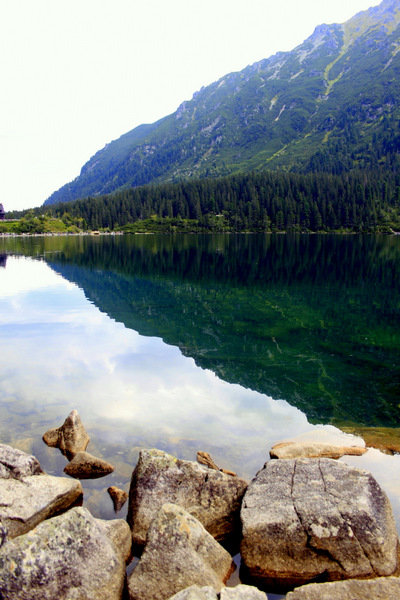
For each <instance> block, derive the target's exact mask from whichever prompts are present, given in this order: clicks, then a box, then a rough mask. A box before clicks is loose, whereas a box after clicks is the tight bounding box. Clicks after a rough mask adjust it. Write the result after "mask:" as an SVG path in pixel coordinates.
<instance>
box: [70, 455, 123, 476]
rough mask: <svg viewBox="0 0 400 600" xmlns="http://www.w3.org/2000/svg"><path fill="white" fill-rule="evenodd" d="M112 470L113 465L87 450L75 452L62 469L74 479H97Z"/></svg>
mask: <svg viewBox="0 0 400 600" xmlns="http://www.w3.org/2000/svg"><path fill="white" fill-rule="evenodd" d="M113 471H114V467H113V466H112V465H110V463H109V462H107V461H106V460H103V459H102V458H97V457H96V456H92V455H91V454H89V452H77V453H76V454H75V456H74V458H73V459H72V460H71V462H69V463H68V464H67V466H66V467H65V469H64V473H66V474H67V475H69V476H70V477H75V478H76V479H98V478H99V477H104V476H105V475H109V474H110V473H112V472H113Z"/></svg>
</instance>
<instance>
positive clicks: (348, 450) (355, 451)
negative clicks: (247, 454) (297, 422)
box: [269, 442, 367, 459]
mask: <svg viewBox="0 0 400 600" xmlns="http://www.w3.org/2000/svg"><path fill="white" fill-rule="evenodd" d="M366 452H367V449H366V448H363V447H362V446H337V445H336V444H327V443H321V442H296V443H295V442H281V443H280V444H275V446H272V448H271V450H270V452H269V455H270V457H271V458H280V459H283V458H341V457H342V456H345V455H351V456H362V455H363V454H365V453H366Z"/></svg>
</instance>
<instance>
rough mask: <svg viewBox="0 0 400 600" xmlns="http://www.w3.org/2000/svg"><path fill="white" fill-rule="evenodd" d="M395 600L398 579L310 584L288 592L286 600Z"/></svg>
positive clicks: (399, 587) (399, 591)
mask: <svg viewBox="0 0 400 600" xmlns="http://www.w3.org/2000/svg"><path fill="white" fill-rule="evenodd" d="M367 598H368V599H371V600H395V599H396V598H400V579H399V578H398V577H379V579H369V580H367V581H361V580H357V579H349V580H348V581H334V582H331V583H311V584H309V585H304V586H302V587H299V588H296V589H295V590H294V591H293V592H289V593H288V594H287V596H286V600H366V599H367Z"/></svg>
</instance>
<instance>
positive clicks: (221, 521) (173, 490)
mask: <svg viewBox="0 0 400 600" xmlns="http://www.w3.org/2000/svg"><path fill="white" fill-rule="evenodd" d="M246 487H247V483H246V482H245V481H244V480H243V479H240V477H232V476H230V475H227V474H225V473H222V472H220V471H216V470H214V469H209V468H208V467H206V466H204V465H200V464H198V463H197V462H192V461H186V460H180V459H177V458H175V457H174V456H171V455H170V454H167V453H166V452H162V451H161V450H141V452H140V454H139V460H138V463H137V465H136V468H135V470H134V472H133V475H132V480H131V486H130V492H129V509H128V523H129V524H130V526H131V530H132V536H133V542H134V544H135V545H137V546H139V547H140V546H143V545H144V543H145V541H146V534H147V530H148V528H149V525H150V523H151V521H152V519H153V518H154V517H155V515H156V514H157V511H158V510H159V508H160V507H161V506H162V505H163V504H164V503H167V502H169V503H173V504H178V505H179V506H182V507H183V508H184V509H186V510H187V511H188V512H189V513H190V514H192V515H193V516H194V517H196V519H198V520H199V521H200V522H201V523H202V524H203V525H204V527H205V528H206V530H207V531H208V532H209V533H210V534H211V535H212V536H213V537H214V538H215V539H216V540H218V541H219V542H220V543H222V544H226V543H230V542H231V541H232V538H233V537H234V535H235V534H237V532H238V531H239V532H240V517H239V514H240V505H241V501H242V497H243V494H244V491H245V489H246Z"/></svg>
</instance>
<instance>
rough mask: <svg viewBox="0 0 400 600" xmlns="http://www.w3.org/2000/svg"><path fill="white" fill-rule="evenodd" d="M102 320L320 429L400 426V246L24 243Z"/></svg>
mask: <svg viewBox="0 0 400 600" xmlns="http://www.w3.org/2000/svg"><path fill="white" fill-rule="evenodd" d="M18 246H19V248H20V249H21V251H23V252H24V253H26V254H30V255H39V256H43V257H44V259H45V261H46V262H47V263H48V264H49V265H50V266H51V267H52V268H53V269H54V270H55V271H57V272H58V273H60V274H61V275H62V276H63V277H65V278H66V279H68V280H69V281H72V282H74V283H76V284H77V285H78V286H79V287H80V288H82V289H83V290H84V292H85V295H86V296H87V298H89V299H90V300H91V301H92V302H93V303H94V304H95V305H96V306H98V307H99V308H100V310H101V311H103V312H106V313H107V314H108V315H109V316H110V317H112V318H113V319H115V320H116V321H119V322H122V323H124V325H125V326H126V327H129V328H132V329H134V330H136V331H138V332H139V333H140V334H142V335H146V336H156V337H160V338H162V339H163V340H164V342H166V343H167V344H171V345H174V346H177V347H179V348H180V349H181V351H182V353H183V354H185V355H186V356H190V357H192V358H193V359H194V360H195V362H196V364H197V365H199V366H201V367H203V368H207V369H211V370H212V371H214V372H215V373H216V374H217V375H218V376H219V377H221V378H222V379H224V380H226V381H229V382H231V383H239V384H240V385H242V386H245V387H247V388H250V389H252V390H257V391H259V392H261V393H264V394H268V395H269V396H272V397H273V398H276V399H278V398H283V399H285V400H287V401H288V402H289V403H290V404H292V405H294V406H296V407H298V408H300V409H301V410H302V411H303V412H304V413H305V414H306V415H307V417H308V419H309V420H310V421H311V422H314V423H333V424H346V423H357V424H362V425H373V426H389V427H397V425H398V423H399V403H400V380H399V366H400V359H399V355H400V354H399V349H400V287H399V283H400V237H394V236H392V237H389V236H381V237H376V236H317V235H313V236H287V235H281V236H258V235H240V236H234V235H217V236H174V237H172V236H171V237H168V236H163V237H162V236H160V237H157V236H131V237H126V236H125V237H121V236H118V237H115V236H113V237H111V236H110V237H104V236H103V237H100V238H95V239H93V238H87V237H86V238H68V239H60V238H57V239H54V238H53V239H48V238H40V239H39V238H36V239H34V240H26V239H24V240H23V241H21V240H18V241H16V249H18Z"/></svg>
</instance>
